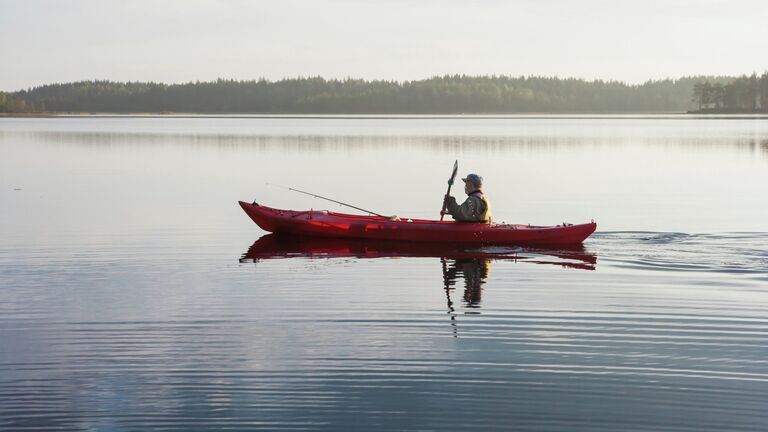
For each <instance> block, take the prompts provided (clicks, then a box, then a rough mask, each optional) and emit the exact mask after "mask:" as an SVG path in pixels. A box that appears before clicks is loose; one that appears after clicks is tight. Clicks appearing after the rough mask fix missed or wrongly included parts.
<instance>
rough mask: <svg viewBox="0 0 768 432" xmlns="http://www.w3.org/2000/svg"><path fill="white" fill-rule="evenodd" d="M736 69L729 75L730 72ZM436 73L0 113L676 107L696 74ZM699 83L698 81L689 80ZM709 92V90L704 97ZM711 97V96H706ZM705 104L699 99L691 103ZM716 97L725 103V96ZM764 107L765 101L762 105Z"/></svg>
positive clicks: (64, 92) (71, 86)
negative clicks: (642, 78) (632, 79)
mask: <svg viewBox="0 0 768 432" xmlns="http://www.w3.org/2000/svg"><path fill="white" fill-rule="evenodd" d="M739 79H741V78H738V79H737V80H739ZM703 82H706V83H709V82H715V83H728V82H730V79H729V78H728V77H685V78H680V79H664V80H654V81H647V82H645V83H642V84H627V83H623V82H619V81H603V80H594V81H588V80H582V79H574V78H565V79H563V78H556V77H510V76H466V75H445V76H440V77H432V78H429V79H424V80H416V81H403V82H399V81H386V80H361V79H344V80H337V79H324V78H321V77H308V78H291V79H283V80H279V81H269V80H266V79H260V80H250V81H240V80H227V79H219V80H216V81H209V82H189V83H183V84H163V83H154V82H114V81H80V82H73V83H64V84H48V85H43V86H39V87H34V88H31V89H27V90H21V91H17V92H12V93H4V94H3V93H0V112H1V111H5V112H51V113H66V112H79V113H89V112H99V113H110V112H111V113H219V114H224V113H251V114H255V113H264V114H509V113H639V112H685V111H688V110H691V109H695V108H696V104H695V101H692V100H691V96H690V95H691V92H692V91H693V89H694V87H695V86H696V85H698V84H700V83H703ZM697 88H698V87H697ZM707 100H708V99H707ZM710 104H711V103H710ZM706 106H708V105H707V103H703V102H702V104H701V106H699V108H704V107H706ZM724 106H725V105H724ZM761 106H765V105H761Z"/></svg>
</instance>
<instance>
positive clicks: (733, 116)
mask: <svg viewBox="0 0 768 432" xmlns="http://www.w3.org/2000/svg"><path fill="white" fill-rule="evenodd" d="M2 118H30V119H33V118H56V119H65V118H83V119H98V118H169V119H170V118H172V119H184V118H188V119H195V118H213V119H308V120H312V119H316V120H323V119H350V120H356V119H357V120H398V119H403V120H432V119H434V120H438V119H487V120H494V119H498V120H504V119H510V120H513V119H564V120H567V119H574V120H579V119H617V120H630V119H674V118H689V119H729V120H738V119H762V118H768V113H724V112H695V111H688V112H648V113H545V112H542V113H510V114H506V113H505V114H494V113H484V114H350V113H339V114H294V113H283V114H264V113H243V114H241V113H224V114H214V113H168V112H159V113H151V112H147V113H109V112H104V113H97V112H88V113H86V112H83V113H75V112H68V113H0V119H2Z"/></svg>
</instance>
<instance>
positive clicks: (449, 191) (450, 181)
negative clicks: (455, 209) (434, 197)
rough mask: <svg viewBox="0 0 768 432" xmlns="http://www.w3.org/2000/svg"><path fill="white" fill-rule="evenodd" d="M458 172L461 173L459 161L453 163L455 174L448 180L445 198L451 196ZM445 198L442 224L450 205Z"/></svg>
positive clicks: (441, 216)
mask: <svg viewBox="0 0 768 432" xmlns="http://www.w3.org/2000/svg"><path fill="white" fill-rule="evenodd" d="M458 171H459V160H458V159H457V160H456V162H454V163H453V172H452V173H451V178H449V179H448V192H446V193H445V197H448V195H450V194H451V186H453V181H454V180H456V173H457V172H458ZM445 197H444V198H443V209H442V210H440V222H442V221H443V217H445V210H446V207H447V204H448V202H447V201H446V200H445Z"/></svg>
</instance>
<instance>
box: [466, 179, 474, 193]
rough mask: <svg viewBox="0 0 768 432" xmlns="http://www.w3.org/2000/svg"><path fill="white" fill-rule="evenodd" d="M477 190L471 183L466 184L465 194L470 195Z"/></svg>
mask: <svg viewBox="0 0 768 432" xmlns="http://www.w3.org/2000/svg"><path fill="white" fill-rule="evenodd" d="M474 190H475V186H474V185H473V184H472V183H470V182H464V193H465V194H467V195H469V194H470V193H472V192H473V191H474Z"/></svg>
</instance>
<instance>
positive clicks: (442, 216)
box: [440, 183, 453, 222]
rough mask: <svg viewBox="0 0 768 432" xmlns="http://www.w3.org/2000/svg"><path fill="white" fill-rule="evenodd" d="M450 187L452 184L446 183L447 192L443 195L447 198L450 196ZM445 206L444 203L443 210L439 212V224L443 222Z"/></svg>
mask: <svg viewBox="0 0 768 432" xmlns="http://www.w3.org/2000/svg"><path fill="white" fill-rule="evenodd" d="M451 186H453V183H448V191H447V192H446V193H445V196H448V195H450V194H451ZM446 208H447V206H446V205H445V203H443V210H442V211H441V212H440V222H442V221H443V218H444V217H445V209H446Z"/></svg>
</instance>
